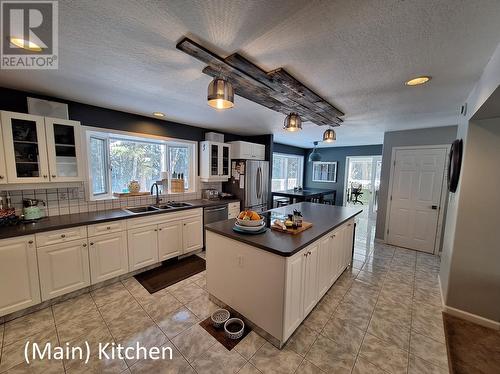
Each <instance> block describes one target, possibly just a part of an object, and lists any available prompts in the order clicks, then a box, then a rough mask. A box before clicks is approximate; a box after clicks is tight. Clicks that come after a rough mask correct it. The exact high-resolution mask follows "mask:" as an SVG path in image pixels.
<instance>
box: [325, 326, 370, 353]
mask: <svg viewBox="0 0 500 374" xmlns="http://www.w3.org/2000/svg"><path fill="white" fill-rule="evenodd" d="M321 334H323V335H324V336H326V337H327V338H330V339H333V340H335V341H337V342H338V343H342V344H347V345H348V346H349V348H350V349H351V350H352V351H354V352H357V351H358V350H359V347H360V346H361V343H362V341H363V336H364V335H365V332H364V331H363V330H360V329H358V328H357V327H356V326H354V325H351V324H348V323H346V322H345V321H343V320H340V319H338V318H335V317H334V318H332V319H330V321H328V323H327V324H326V326H325V328H324V329H323V331H322V332H321Z"/></svg>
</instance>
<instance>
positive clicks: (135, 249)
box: [127, 225, 159, 271]
mask: <svg viewBox="0 0 500 374" xmlns="http://www.w3.org/2000/svg"><path fill="white" fill-rule="evenodd" d="M127 235H128V256H129V270H130V271H133V270H138V269H141V268H143V267H145V266H148V265H152V264H156V263H157V262H159V260H158V226H157V225H150V226H145V227H139V228H137V229H131V230H128V232H127Z"/></svg>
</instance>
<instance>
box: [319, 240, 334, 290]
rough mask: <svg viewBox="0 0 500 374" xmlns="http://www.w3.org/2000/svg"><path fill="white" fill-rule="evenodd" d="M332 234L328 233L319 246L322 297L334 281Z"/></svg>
mask: <svg viewBox="0 0 500 374" xmlns="http://www.w3.org/2000/svg"><path fill="white" fill-rule="evenodd" d="M332 242H333V240H332V234H327V235H326V236H324V237H323V238H321V241H320V243H319V248H318V293H319V297H322V296H323V295H324V294H325V293H326V291H328V289H329V288H330V286H331V285H332V283H333V281H332V279H333V276H334V275H335V274H333V272H334V271H335V270H334V269H333V261H334V260H333V257H334V251H333V247H332Z"/></svg>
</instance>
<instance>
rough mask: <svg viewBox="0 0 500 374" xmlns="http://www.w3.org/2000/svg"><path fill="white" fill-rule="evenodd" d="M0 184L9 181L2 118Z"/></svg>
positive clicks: (0, 132) (0, 123)
mask: <svg viewBox="0 0 500 374" xmlns="http://www.w3.org/2000/svg"><path fill="white" fill-rule="evenodd" d="M0 148H1V149H0V184H6V183H7V168H6V167H5V146H4V144H3V134H2V122H1V120H0Z"/></svg>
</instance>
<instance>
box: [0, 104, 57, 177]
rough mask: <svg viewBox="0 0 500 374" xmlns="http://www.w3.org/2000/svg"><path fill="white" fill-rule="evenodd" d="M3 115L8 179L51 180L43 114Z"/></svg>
mask: <svg viewBox="0 0 500 374" xmlns="http://www.w3.org/2000/svg"><path fill="white" fill-rule="evenodd" d="M0 118H1V122H2V132H3V145H4V148H5V166H6V169H7V180H8V182H9V183H40V182H42V183H43V182H49V163H48V159H47V143H46V138H45V124H44V118H43V117H40V116H33V115H30V114H24V113H14V112H2V113H1V115H0Z"/></svg>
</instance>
